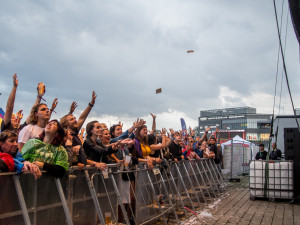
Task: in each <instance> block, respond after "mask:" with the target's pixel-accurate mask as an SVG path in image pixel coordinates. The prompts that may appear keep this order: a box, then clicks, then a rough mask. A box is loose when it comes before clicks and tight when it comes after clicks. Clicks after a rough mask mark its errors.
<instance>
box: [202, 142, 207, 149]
mask: <svg viewBox="0 0 300 225" xmlns="http://www.w3.org/2000/svg"><path fill="white" fill-rule="evenodd" d="M206 148H207V143H206V141H203V142H202V144H201V149H206Z"/></svg>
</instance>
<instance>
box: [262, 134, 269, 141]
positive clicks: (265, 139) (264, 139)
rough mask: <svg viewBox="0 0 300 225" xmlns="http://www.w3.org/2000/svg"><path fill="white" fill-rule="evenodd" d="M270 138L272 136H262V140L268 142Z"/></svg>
mask: <svg viewBox="0 0 300 225" xmlns="http://www.w3.org/2000/svg"><path fill="white" fill-rule="evenodd" d="M269 138H270V134H260V140H262V141H268V140H269Z"/></svg>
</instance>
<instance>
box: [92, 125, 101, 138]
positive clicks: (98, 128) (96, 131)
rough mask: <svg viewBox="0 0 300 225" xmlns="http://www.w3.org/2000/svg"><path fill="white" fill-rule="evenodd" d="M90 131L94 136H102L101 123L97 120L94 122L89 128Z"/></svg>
mask: <svg viewBox="0 0 300 225" xmlns="http://www.w3.org/2000/svg"><path fill="white" fill-rule="evenodd" d="M91 133H92V135H93V136H96V137H100V136H102V134H103V130H102V128H101V124H100V123H98V122H96V123H94V127H93V129H92V130H91Z"/></svg>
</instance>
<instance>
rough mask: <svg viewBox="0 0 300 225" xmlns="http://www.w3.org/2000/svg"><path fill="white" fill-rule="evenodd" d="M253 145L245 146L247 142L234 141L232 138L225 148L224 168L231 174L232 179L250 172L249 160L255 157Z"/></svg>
mask: <svg viewBox="0 0 300 225" xmlns="http://www.w3.org/2000/svg"><path fill="white" fill-rule="evenodd" d="M254 157H255V155H254V154H253V153H252V146H248V147H246V146H245V143H243V142H241V143H234V142H233V140H231V145H230V146H224V149H223V168H224V170H225V171H228V172H229V174H230V179H234V178H235V177H237V176H239V175H246V174H249V162H250V160H252V159H254Z"/></svg>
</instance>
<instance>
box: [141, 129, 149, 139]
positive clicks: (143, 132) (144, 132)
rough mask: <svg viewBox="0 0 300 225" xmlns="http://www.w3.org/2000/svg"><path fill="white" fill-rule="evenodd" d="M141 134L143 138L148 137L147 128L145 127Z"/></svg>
mask: <svg viewBox="0 0 300 225" xmlns="http://www.w3.org/2000/svg"><path fill="white" fill-rule="evenodd" d="M139 134H140V137H141V138H145V137H147V134H148V130H147V127H144V128H143V129H141V130H140V133H139Z"/></svg>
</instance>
